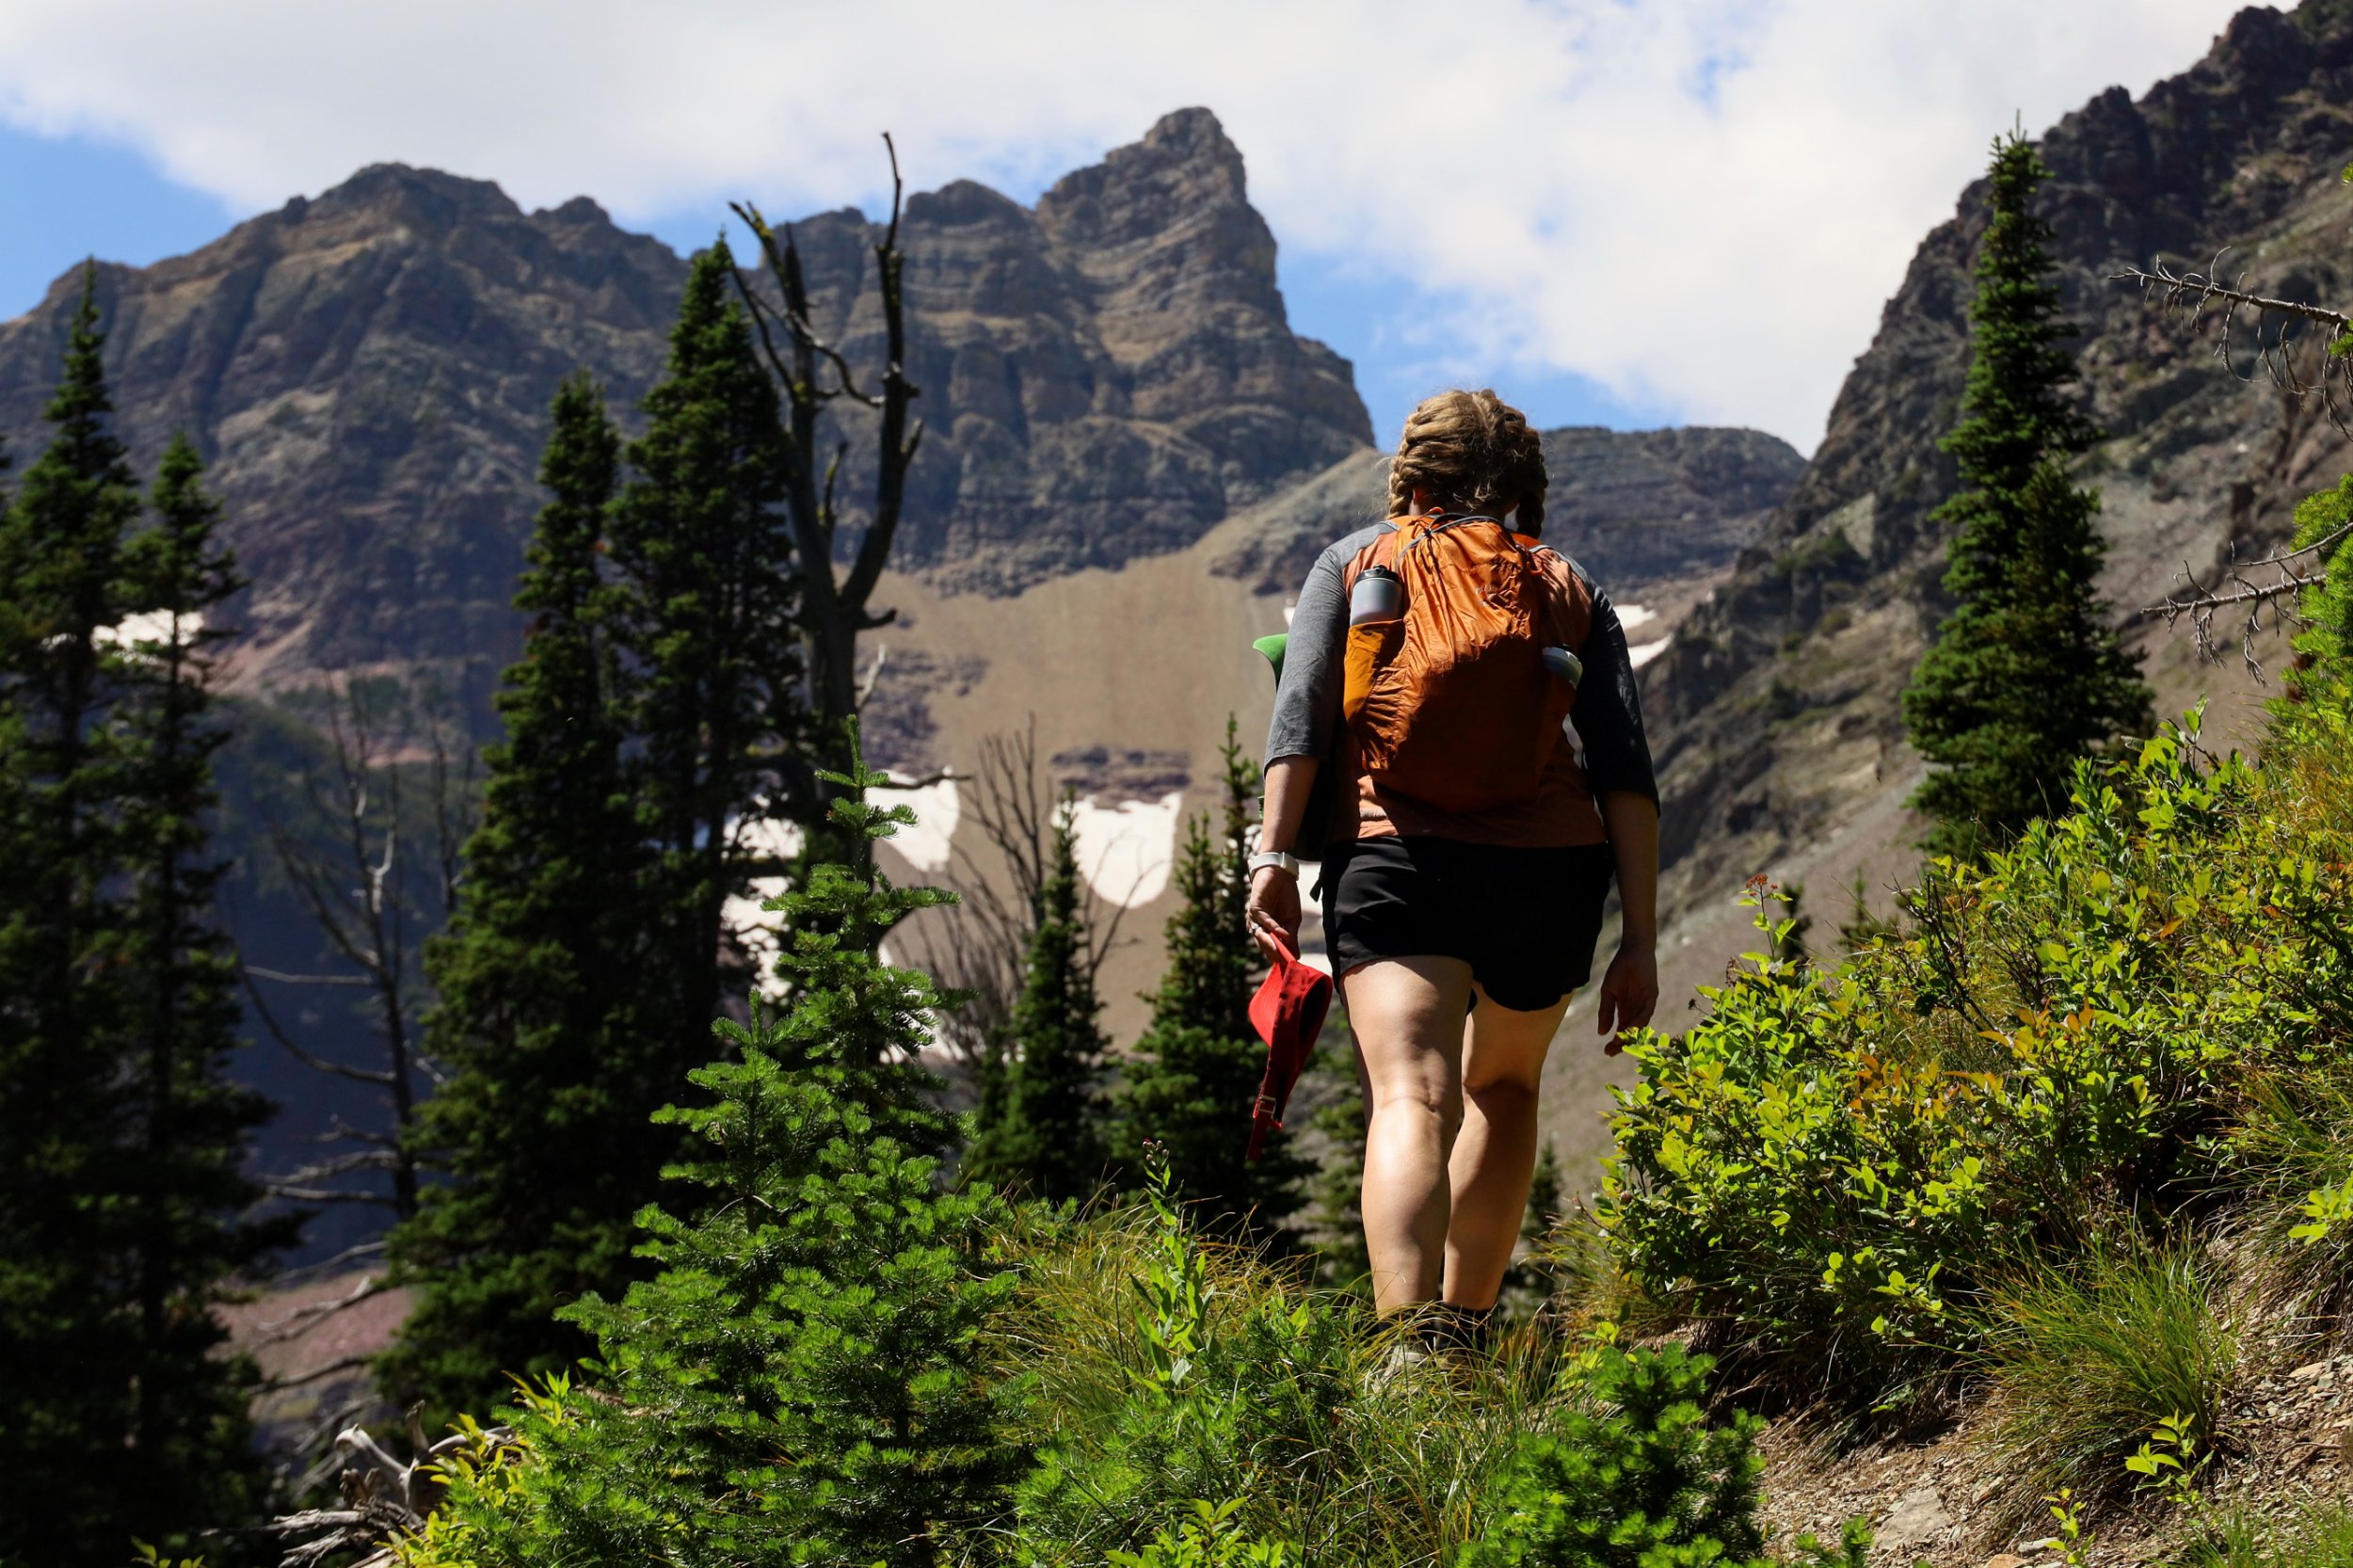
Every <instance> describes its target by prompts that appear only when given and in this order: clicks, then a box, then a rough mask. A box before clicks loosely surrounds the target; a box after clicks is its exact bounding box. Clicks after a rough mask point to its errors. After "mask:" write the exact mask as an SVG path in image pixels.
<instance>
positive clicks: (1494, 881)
mask: <svg viewBox="0 0 2353 1568" xmlns="http://www.w3.org/2000/svg"><path fill="white" fill-rule="evenodd" d="M1544 505H1545V460H1544V453H1543V451H1542V449H1541V447H1540V446H1539V444H1538V441H1537V438H1536V432H1535V431H1533V430H1531V429H1529V425H1528V421H1527V420H1526V419H1525V418H1524V417H1522V415H1521V414H1520V412H1519V411H1518V410H1517V409H1515V408H1512V407H1510V406H1509V405H1508V404H1506V403H1504V402H1503V401H1502V400H1501V399H1500V398H1498V397H1497V396H1496V394H1495V393H1494V392H1483V391H1482V392H1459V391H1458V392H1442V393H1440V394H1438V395H1437V396H1435V397H1433V398H1430V399H1429V400H1428V401H1426V402H1424V403H1423V404H1422V405H1421V406H1420V407H1419V408H1416V409H1415V410H1414V411H1413V413H1412V415H1411V416H1410V417H1408V418H1407V420H1406V421H1405V433H1404V437H1403V439H1402V440H1400V441H1399V443H1398V448H1397V456H1396V458H1395V461H1394V462H1393V463H1392V465H1391V467H1390V470H1389V511H1390V513H1391V514H1392V516H1391V519H1390V520H1388V521H1386V522H1379V523H1375V524H1373V525H1372V526H1370V527H1369V528H1365V529H1363V530H1360V531H1359V532H1357V533H1354V534H1352V535H1350V536H1348V537H1346V538H1344V539H1342V540H1340V541H1339V542H1338V543H1337V544H1335V545H1333V546H1332V547H1331V548H1329V549H1328V550H1326V551H1324V552H1323V553H1322V555H1321V557H1319V558H1318V559H1317V561H1316V564H1315V566H1314V568H1312V569H1311V570H1310V571H1309V572H1308V573H1307V581H1306V584H1305V586H1304V587H1303V588H1302V589H1301V590H1300V594H1299V604H1298V608H1297V610H1296V611H1295V612H1294V613H1293V616H1292V619H1291V626H1290V635H1289V646H1288V648H1287V650H1286V653H1285V656H1284V660H1283V664H1282V678H1281V681H1280V684H1279V686H1278V688H1277V692H1276V696H1275V704H1274V722H1273V727H1272V728H1271V729H1270V731H1269V733H1268V737H1267V750H1266V758H1267V765H1266V809H1265V813H1264V821H1263V824H1262V825H1261V827H1260V829H1259V835H1258V849H1259V853H1258V854H1257V856H1254V857H1253V859H1252V861H1251V867H1252V872H1251V884H1250V922H1251V928H1252V932H1253V935H1254V936H1256V938H1257V942H1258V945H1259V946H1260V948H1261V949H1262V950H1264V951H1265V952H1266V953H1267V954H1268V956H1269V957H1270V958H1272V957H1273V956H1274V955H1275V953H1276V951H1277V942H1278V938H1279V940H1280V941H1282V942H1287V943H1289V944H1290V946H1291V947H1292V949H1293V950H1294V951H1295V950H1296V946H1297V940H1298V934H1299V918H1300V914H1299V910H1300V902H1299V901H1300V891H1299V882H1298V860H1297V858H1296V856H1306V857H1308V858H1311V859H1313V858H1319V857H1320V858H1321V862H1322V875H1321V897H1322V902H1323V929H1324V936H1325V941H1326V945H1327V947H1328V950H1329V952H1330V955H1331V961H1332V969H1333V973H1334V974H1335V975H1336V976H1337V980H1338V983H1339V990H1340V997H1341V1000H1342V1001H1343V1002H1344V1003H1345V1004H1346V1006H1347V1009H1348V1021H1349V1024H1350V1026H1351V1027H1352V1028H1353V1031H1354V1032H1355V1036H1356V1052H1357V1056H1356V1060H1357V1065H1358V1072H1359V1074H1360V1076H1361V1078H1362V1080H1363V1082H1364V1086H1365V1098H1366V1104H1367V1106H1368V1107H1369V1111H1370V1115H1371V1121H1370V1124H1369V1127H1368V1128H1367V1131H1366V1137H1365V1175H1364V1194H1363V1212H1364V1221H1365V1243H1366V1249H1367V1251H1368V1252H1369V1254H1370V1256H1371V1259H1372V1287H1373V1296H1374V1300H1375V1302H1376V1303H1377V1304H1378V1306H1379V1309H1380V1311H1381V1312H1382V1313H1383V1314H1385V1315H1388V1314H1396V1313H1403V1312H1409V1311H1413V1310H1415V1309H1417V1308H1419V1307H1420V1306H1422V1304H1426V1303H1431V1302H1443V1303H1445V1304H1447V1305H1446V1308H1445V1309H1444V1310H1443V1311H1442V1312H1441V1313H1440V1315H1439V1318H1438V1319H1437V1320H1433V1326H1434V1327H1436V1328H1437V1330H1438V1332H1439V1334H1440V1336H1442V1337H1460V1338H1462V1339H1464V1340H1468V1339H1470V1338H1472V1337H1475V1336H1476V1335H1477V1332H1478V1330H1479V1328H1480V1326H1481V1324H1482V1323H1483V1321H1484V1320H1485V1317H1486V1315H1487V1314H1488V1313H1489V1312H1491V1311H1492V1310H1493V1308H1494V1306H1495V1302H1496V1296H1497V1292H1498V1291H1499V1290H1500V1289H1501V1288H1502V1283H1503V1274H1504V1270H1505V1267H1506V1266H1507V1265H1508V1264H1509V1262H1510V1260H1511V1255H1512V1248H1513V1242H1514V1241H1515V1240H1517V1239H1518V1236H1519V1231H1520V1219H1521V1215H1522V1213H1523V1212H1524V1210H1525V1209H1526V1208H1527V1204H1528V1190H1529V1177H1530V1175H1531V1173H1532V1171H1533V1169H1534V1165H1535V1159H1536V1092H1537V1085H1538V1083H1539V1081H1540V1080H1541V1079H1542V1078H1543V1075H1544V1065H1545V1051H1546V1049H1547V1048H1549V1047H1550V1046H1551V1044H1552V1036H1553V1032H1554V1031H1555V1030H1556V1029H1558V1028H1559V1027H1560V1024H1561V1015H1562V1014H1563V1013H1564V1012H1565V1011H1566V1010H1567V1008H1568V1005H1569V999H1570V996H1571V995H1572V993H1574V992H1575V991H1576V989H1577V987H1578V986H1581V985H1583V984H1586V982H1587V980H1588V979H1589V978H1590V976H1591V972H1592V966H1593V948H1594V944H1595V941H1596V939H1597V938H1598V936H1599V934H1600V928H1601V921H1602V906H1603V903H1604V901H1605V900H1606V899H1607V897H1608V895H1609V885H1610V880H1611V876H1612V873H1613V872H1614V874H1615V877H1616V880H1617V886H1618V902H1619V908H1620V912H1621V932H1620V937H1619V943H1618V952H1617V955H1616V956H1615V957H1614V958H1613V959H1611V960H1610V963H1609V971H1608V973H1607V974H1606V975H1605V976H1604V977H1603V980H1602V984H1601V996H1600V999H1599V1002H1600V1006H1599V1016H1598V1023H1599V1028H1600V1032H1602V1033H1603V1034H1612V1033H1613V1032H1614V1031H1624V1030H1632V1029H1638V1028H1640V1027H1641V1026H1642V1025H1643V1024H1645V1023H1647V1022H1649V1021H1650V1016H1651V1011H1652V1008H1653V1007H1654V1006H1655V1005H1656V1004H1657V1000H1658V968H1657V953H1656V940H1657V888H1658V790H1657V782H1656V780H1655V778H1654V776H1653V775H1652V771H1651V760H1650V748H1649V744H1648V743H1647V742H1646V741H1645V740H1644V738H1643V735H1642V718H1641V709H1640V707H1639V705H1638V702H1637V696H1636V691H1635V684H1634V669H1633V664H1632V663H1631V661H1629V659H1628V658H1627V656H1626V646H1625V631H1624V629H1623V628H1622V627H1621V626H1620V625H1619V623H1618V616H1617V612H1616V611H1615V610H1613V609H1612V608H1611V607H1610V603H1609V599H1608V598H1607V597H1606V596H1605V595H1604V594H1603V593H1602V592H1601V590H1600V589H1599V588H1597V587H1596V586H1594V584H1593V582H1592V580H1591V579H1590V578H1588V577H1586V576H1585V574H1584V571H1583V569H1582V568H1579V567H1577V564H1576V563H1575V562H1573V561H1571V560H1569V559H1568V558H1567V557H1565V556H1563V555H1561V554H1559V553H1557V552H1553V551H1551V550H1547V549H1545V547H1544V546H1542V545H1540V544H1538V543H1537V542H1536V539H1535V536H1536V534H1537V532H1538V531H1539V529H1540V528H1541V527H1542V525H1543V522H1544ZM1564 716H1565V717H1567V718H1568V720H1569V721H1570V722H1571V723H1573V724H1574V726H1575V739H1574V740H1573V739H1572V738H1571V736H1570V734H1569V733H1568V731H1567V729H1566V728H1565V727H1564V726H1563V724H1562V722H1561V721H1562V719H1563V717H1564ZM1579 742H1581V743H1582V745H1581V753H1582V754H1581V755H1580V747H1579V744H1578V743H1579ZM1319 786H1320V787H1319ZM1311 796H1313V797H1314V803H1313V809H1311V800H1310V797H1311ZM1319 818H1321V819H1322V820H1321V821H1318V820H1316V819H1319ZM1303 829H1304V830H1305V833H1307V834H1309V835H1313V836H1315V837H1314V839H1313V840H1312V841H1311V840H1309V839H1308V838H1303V836H1302V835H1303ZM1617 1048H1618V1044H1617V1040H1616V1039H1615V1038H1614V1037H1613V1038H1612V1039H1611V1040H1610V1042H1609V1050H1610V1051H1611V1052H1613V1053H1614V1052H1615V1051H1616V1050H1617Z"/></svg>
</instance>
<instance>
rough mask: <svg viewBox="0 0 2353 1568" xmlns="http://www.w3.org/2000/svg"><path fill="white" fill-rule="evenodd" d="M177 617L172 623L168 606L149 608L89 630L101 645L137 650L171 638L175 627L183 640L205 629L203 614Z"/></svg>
mask: <svg viewBox="0 0 2353 1568" xmlns="http://www.w3.org/2000/svg"><path fill="white" fill-rule="evenodd" d="M176 619H177V624H176V625H175V624H174V621H175V617H174V616H173V615H172V613H171V612H170V611H168V610H149V611H146V612H144V613H143V614H140V615H136V616H126V617H125V618H124V619H122V620H119V621H117V622H116V623H115V624H114V625H112V626H102V627H100V628H98V630H97V631H95V632H91V633H90V641H91V642H93V643H95V644H97V645H98V646H99V647H100V648H130V649H132V650H134V651H136V650H137V648H139V646H140V645H141V644H143V643H144V644H149V645H156V644H163V643H168V642H170V641H172V640H173V635H172V634H173V632H175V631H176V632H178V633H179V640H180V641H182V642H190V641H193V640H194V639H195V637H196V634H197V633H198V632H201V631H203V630H204V617H203V616H178V617H176ZM52 646H54V640H53V644H52Z"/></svg>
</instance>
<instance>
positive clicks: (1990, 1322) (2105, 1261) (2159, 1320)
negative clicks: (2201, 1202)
mask: <svg viewBox="0 0 2353 1568" xmlns="http://www.w3.org/2000/svg"><path fill="white" fill-rule="evenodd" d="M2209 1285H2210V1282H2209V1281H2208V1280H2207V1279H2206V1278H2205V1277H2204V1275H2203V1272H2202V1271H2201V1268H2200V1267H2199V1265H2198V1263H2197V1262H2196V1260H2195V1258H2194V1257H2193V1256H2192V1255H2191V1254H2190V1253H2189V1252H2188V1251H2186V1250H2185V1249H2184V1248H2181V1247H2175V1248H2171V1249H2167V1250H2163V1251H2148V1250H2142V1249H2139V1248H2137V1247H2114V1248H2108V1249H2103V1250H2098V1251H2095V1252H2093V1253H2092V1254H2091V1255H2090V1256H2088V1257H2086V1258H2084V1259H2083V1260H2081V1261H2078V1262H2074V1263H2072V1264H2070V1265H2068V1266H2065V1267H2059V1266H2055V1265H2053V1264H2051V1263H2049V1262H2045V1261H2041V1260H2037V1261H2035V1262H2032V1263H2030V1264H2027V1265H2026V1266H2025V1268H2024V1269H2023V1270H2022V1271H2021V1272H2017V1273H2015V1274H2013V1275H2012V1276H2011V1277H2010V1278H2009V1280H2008V1281H2007V1283H2005V1284H2003V1285H2001V1286H1999V1287H1997V1288H1995V1289H1994V1290H1993V1292H1991V1296H1990V1303H1989V1307H1988V1312H1987V1322H1986V1325H1985V1331H1984V1345H1985V1350H1984V1352H1983V1356H1982V1365H1983V1366H1984V1367H1985V1368H1986V1370H1987V1371H1988V1373H1989V1374H1990V1379H1991V1383H1992V1391H1991V1392H1992V1398H1991V1403H1990V1406H1989V1408H1990V1411H1991V1418H1990V1419H1989V1421H1988V1423H1987V1426H1986V1428H1985V1435H1984V1437H1983V1438H1982V1439H1981V1444H1982V1452H1983V1454H1984V1456H1985V1458H1984V1462H1985V1463H1988V1464H1990V1465H1991V1466H1992V1467H1993V1468H1996V1469H1998V1470H2000V1471H2001V1472H2002V1473H2003V1474H2005V1475H2006V1476H2008V1477H2009V1485H2008V1486H2007V1487H2005V1488H2004V1489H2003V1494H2002V1495H2004V1496H2010V1497H2013V1498H2016V1499H2018V1501H2017V1503H2016V1505H2015V1506H2017V1507H2018V1508H2020V1509H2021V1510H2025V1509H2031V1508H2032V1506H2033V1504H2034V1499H2035V1498H2037V1497H2039V1496H2041V1495H2042V1494H2044V1493H2048V1492H2056V1491H2057V1490H2058V1489H2059V1488H2061V1487H2070V1488H2073V1490H2074V1492H2075V1493H2076V1494H2077V1495H2078V1496H2084V1497H2087V1498H2092V1499H2114V1498H2117V1497H2119V1496H2122V1495H2124V1494H2125V1493H2127V1492H2129V1491H2130V1490H2131V1487H2130V1485H2129V1482H2130V1481H2131V1480H2132V1479H2133V1478H2132V1476H2131V1474H2130V1472H2128V1471H2126V1470H2125V1468H2124V1461H2125V1460H2126V1459H2127V1458H2129V1457H2131V1455H2132V1454H2133V1453H2134V1451H2135V1450H2136V1449H2137V1448H2138V1447H2139V1445H2140V1444H2141V1443H2142V1442H2143V1441H2144V1440H2146V1439H2147V1438H2148V1437H2149V1435H2150V1433H2151V1432H2152V1431H2153V1429H2154V1428H2155V1426H2156V1425H2157V1423H2158V1422H2160V1421H2163V1420H2166V1419H2168V1418H2169V1417H2174V1416H2186V1417H2188V1422H2189V1431H2190V1432H2191V1433H2192V1434H2193V1435H2194V1437H2195V1440H2196V1442H2197V1443H2198V1445H2199V1449H2200V1451H2201V1452H2203V1451H2206V1450H2209V1449H2212V1448H2215V1447H2217V1445H2219V1444H2222V1443H2224V1442H2225V1441H2226V1440H2227V1438H2228V1436H2229V1433H2228V1432H2226V1431H2225V1429H2224V1424H2223V1422H2224V1412H2225V1409H2226V1405H2227V1401H2228V1399H2229V1396H2230V1391H2231V1387H2232V1384H2233V1379H2234V1378H2235V1376H2236V1374H2237V1370H2238V1365H2239V1336H2238V1331H2237V1327H2236V1325H2235V1324H2234V1323H2233V1321H2232V1320H2229V1319H2228V1318H2226V1317H2225V1316H2224V1315H2223V1314H2221V1313H2219V1312H2217V1310H2216V1308H2215V1305H2214V1303H2213V1299H2212V1294H2211V1291H2210V1288H2209Z"/></svg>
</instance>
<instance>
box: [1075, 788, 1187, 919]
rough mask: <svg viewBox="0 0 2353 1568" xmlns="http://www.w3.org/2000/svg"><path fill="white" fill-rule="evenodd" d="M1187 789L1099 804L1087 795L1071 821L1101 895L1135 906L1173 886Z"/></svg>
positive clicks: (1092, 884) (1083, 862)
mask: <svg viewBox="0 0 2353 1568" xmlns="http://www.w3.org/2000/svg"><path fill="white" fill-rule="evenodd" d="M1184 810H1185V795H1184V792H1183V791H1181V790H1175V791H1171V792H1169V793H1167V794H1164V795H1162V796H1160V799H1158V800H1123V801H1120V802H1119V803H1118V804H1116V805H1113V806H1098V805H1096V802H1095V797H1094V796H1093V795H1086V796H1082V797H1081V798H1080V800H1079V802H1078V804H1077V806H1076V808H1075V809H1074V814H1073V817H1072V822H1071V825H1072V828H1073V830H1074V832H1075V833H1076V834H1077V836H1078V840H1079V845H1078V848H1079V871H1080V874H1081V875H1083V876H1084V877H1085V878H1086V882H1087V886H1088V887H1089V888H1092V889H1094V892H1095V896H1096V897H1097V898H1099V899H1102V900H1103V901H1104V902H1106V903H1108V904H1118V905H1120V906H1121V907H1122V908H1126V909H1133V908H1135V907H1137V906H1138V905H1140V904H1149V903H1151V902H1152V901H1153V900H1154V899H1156V898H1159V897H1160V894H1161V893H1163V892H1165V891H1167V889H1168V872H1169V866H1170V863H1171V862H1172V861H1174V860H1175V859H1176V856H1177V823H1178V821H1179V820H1180V819H1182V817H1183V816H1184Z"/></svg>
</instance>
